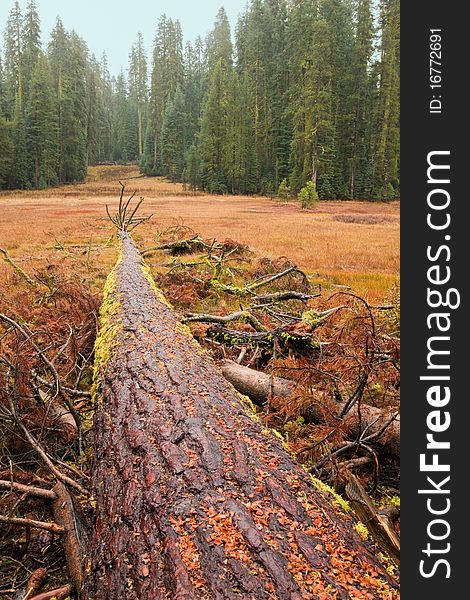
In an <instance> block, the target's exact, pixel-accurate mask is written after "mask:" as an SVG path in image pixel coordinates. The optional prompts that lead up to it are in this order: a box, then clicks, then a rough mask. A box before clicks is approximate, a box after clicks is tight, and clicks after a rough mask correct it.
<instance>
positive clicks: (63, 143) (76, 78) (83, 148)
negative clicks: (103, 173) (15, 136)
mask: <svg viewBox="0 0 470 600" xmlns="http://www.w3.org/2000/svg"><path fill="white" fill-rule="evenodd" d="M49 60H50V64H51V69H52V78H53V82H54V89H55V93H56V98H57V103H56V106H57V122H58V151H59V158H58V165H59V166H58V180H59V182H60V183H68V182H74V181H83V180H84V178H85V176H86V172H87V164H88V156H87V127H88V122H87V116H88V110H87V95H86V67H87V49H86V45H85V44H84V42H83V40H81V39H80V38H79V37H78V35H77V34H76V33H74V32H72V33H71V34H68V33H67V32H66V31H65V29H64V26H63V24H62V21H61V20H60V19H57V22H56V26H55V28H54V30H53V31H52V34H51V42H50V44H49Z"/></svg>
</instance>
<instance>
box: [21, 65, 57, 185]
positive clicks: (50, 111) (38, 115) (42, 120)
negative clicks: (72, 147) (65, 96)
mask: <svg viewBox="0 0 470 600" xmlns="http://www.w3.org/2000/svg"><path fill="white" fill-rule="evenodd" d="M29 88H30V90H29V98H28V106H27V110H26V132H27V134H26V135H27V147H28V155H29V159H30V181H31V183H32V185H33V186H34V187H35V188H44V187H46V186H48V185H53V184H55V183H56V182H57V158H58V153H57V112H56V107H55V98H54V88H53V84H52V77H51V72H50V67H49V64H48V62H47V60H46V58H45V56H44V55H42V54H41V55H39V57H38V59H37V62H36V67H35V69H34V71H33V74H32V78H31V82H30V86H29Z"/></svg>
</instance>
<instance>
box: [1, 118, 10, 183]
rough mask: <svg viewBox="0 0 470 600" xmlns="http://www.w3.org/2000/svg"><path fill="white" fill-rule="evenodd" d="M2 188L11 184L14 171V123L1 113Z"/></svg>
mask: <svg viewBox="0 0 470 600" xmlns="http://www.w3.org/2000/svg"><path fill="white" fill-rule="evenodd" d="M0 149H1V151H0V189H3V188H7V187H10V186H11V182H12V178H13V173H12V168H13V138H12V125H11V122H9V121H7V120H6V119H5V117H4V116H3V115H1V114H0Z"/></svg>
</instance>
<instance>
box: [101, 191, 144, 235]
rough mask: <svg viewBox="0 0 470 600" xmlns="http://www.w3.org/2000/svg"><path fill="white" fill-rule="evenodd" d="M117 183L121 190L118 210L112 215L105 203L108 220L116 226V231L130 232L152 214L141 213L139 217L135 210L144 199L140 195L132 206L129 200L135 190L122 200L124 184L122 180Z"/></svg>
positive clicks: (131, 198)
mask: <svg viewBox="0 0 470 600" xmlns="http://www.w3.org/2000/svg"><path fill="white" fill-rule="evenodd" d="M119 184H120V186H121V192H120V195H119V206H118V210H117V212H116V213H115V214H114V215H112V214H111V213H110V211H109V207H108V205H106V213H107V215H108V218H109V220H110V221H111V222H112V223H113V224H114V225H115V226H116V228H117V229H118V231H120V232H127V233H131V232H132V231H133V230H134V229H135V228H136V227H138V226H139V225H141V224H142V223H145V221H148V220H149V219H150V218H151V217H152V216H153V215H143V216H141V217H140V216H137V211H138V210H139V208H140V206H141V204H142V202H143V201H144V198H143V197H140V199H139V200H138V202H137V203H136V204H135V206H134V207H132V204H131V202H132V200H133V199H134V197H135V195H136V192H133V193H132V194H131V195H130V197H129V198H128V199H127V200H124V192H125V189H126V186H125V184H124V183H122V182H119Z"/></svg>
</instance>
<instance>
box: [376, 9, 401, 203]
mask: <svg viewBox="0 0 470 600" xmlns="http://www.w3.org/2000/svg"><path fill="white" fill-rule="evenodd" d="M380 24H381V57H380V66H379V82H380V83H379V97H378V107H377V122H376V125H375V134H374V145H373V174H372V178H373V181H372V197H373V198H378V199H391V198H396V197H397V196H398V195H399V192H398V187H399V151H400V141H399V140H400V138H399V106H400V80H399V65H400V53H399V40H400V37H399V36H400V5H399V1H398V0H381V3H380Z"/></svg>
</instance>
